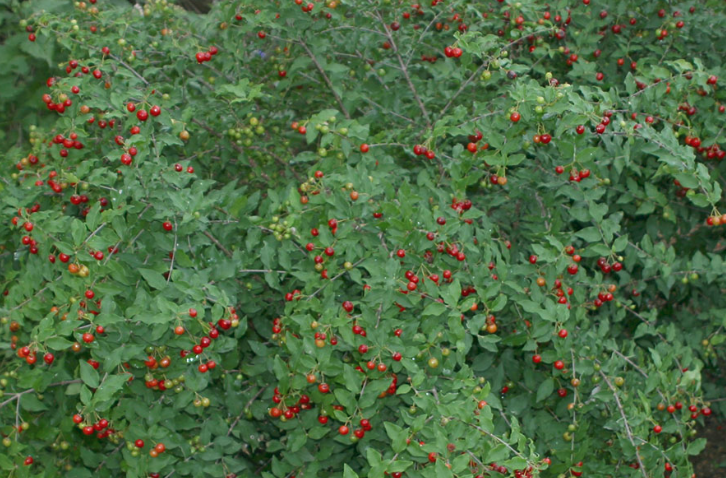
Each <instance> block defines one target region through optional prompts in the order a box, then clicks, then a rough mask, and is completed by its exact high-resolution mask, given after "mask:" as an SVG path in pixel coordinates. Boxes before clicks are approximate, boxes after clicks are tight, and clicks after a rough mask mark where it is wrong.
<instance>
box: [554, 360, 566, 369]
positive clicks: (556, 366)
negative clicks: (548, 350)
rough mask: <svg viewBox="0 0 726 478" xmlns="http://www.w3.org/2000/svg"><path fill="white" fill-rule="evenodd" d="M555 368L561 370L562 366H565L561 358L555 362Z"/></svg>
mask: <svg viewBox="0 0 726 478" xmlns="http://www.w3.org/2000/svg"><path fill="white" fill-rule="evenodd" d="M555 368H556V369H557V370H562V369H563V368H565V362H563V361H562V360H557V361H556V362H555Z"/></svg>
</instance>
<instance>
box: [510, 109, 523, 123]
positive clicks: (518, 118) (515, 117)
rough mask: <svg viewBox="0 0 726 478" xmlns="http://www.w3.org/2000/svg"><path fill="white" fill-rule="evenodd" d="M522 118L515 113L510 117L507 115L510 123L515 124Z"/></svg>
mask: <svg viewBox="0 0 726 478" xmlns="http://www.w3.org/2000/svg"><path fill="white" fill-rule="evenodd" d="M521 118H522V116H521V115H520V114H519V113H517V112H516V111H515V112H513V113H512V114H511V115H509V119H510V120H511V121H512V123H516V122H517V121H519V120H520V119H521Z"/></svg>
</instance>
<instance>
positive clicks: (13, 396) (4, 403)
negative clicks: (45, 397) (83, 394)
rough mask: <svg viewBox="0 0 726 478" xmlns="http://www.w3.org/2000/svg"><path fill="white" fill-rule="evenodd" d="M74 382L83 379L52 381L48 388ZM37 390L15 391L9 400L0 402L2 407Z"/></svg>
mask: <svg viewBox="0 0 726 478" xmlns="http://www.w3.org/2000/svg"><path fill="white" fill-rule="evenodd" d="M73 383H81V380H80V379H77V380H65V381H63V382H58V383H51V384H50V385H48V386H47V387H46V388H50V387H61V386H63V385H71V384H73ZM35 391H36V390H35V389H34V388H29V389H27V390H23V391H22V392H18V393H15V394H13V395H11V396H10V398H8V399H7V400H5V401H4V402H0V408H3V407H4V406H5V405H7V404H8V403H10V402H12V401H13V400H18V402H20V397H22V396H23V395H25V394H26V393H31V392H35Z"/></svg>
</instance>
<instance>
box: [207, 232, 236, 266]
mask: <svg viewBox="0 0 726 478" xmlns="http://www.w3.org/2000/svg"><path fill="white" fill-rule="evenodd" d="M204 235H205V236H207V237H208V238H209V240H210V241H212V242H213V243H214V244H215V245H216V246H217V247H219V249H220V250H221V251H222V252H224V254H225V255H226V256H227V257H229V258H230V259H231V258H232V253H231V252H229V249H227V248H226V247H224V246H223V245H222V243H221V242H219V241H218V240H217V238H216V237H214V236H213V235H212V233H211V232H209V231H204Z"/></svg>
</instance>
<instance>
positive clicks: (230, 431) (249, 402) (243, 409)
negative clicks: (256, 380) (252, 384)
mask: <svg viewBox="0 0 726 478" xmlns="http://www.w3.org/2000/svg"><path fill="white" fill-rule="evenodd" d="M265 390H267V387H262V388H261V389H259V390H258V391H257V393H256V394H254V395H253V396H252V398H250V399H249V400H248V401H247V403H246V404H245V406H244V407H242V411H241V412H240V414H239V415H237V418H235V420H234V421H233V422H232V425H230V427H229V430H227V436H229V435H230V434H231V433H232V430H234V427H235V426H237V423H239V421H240V419H241V418H242V415H244V413H245V410H246V409H247V408H249V406H250V405H252V402H254V401H255V400H256V399H257V397H259V396H260V395H262V393H263V392H264V391H265Z"/></svg>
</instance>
